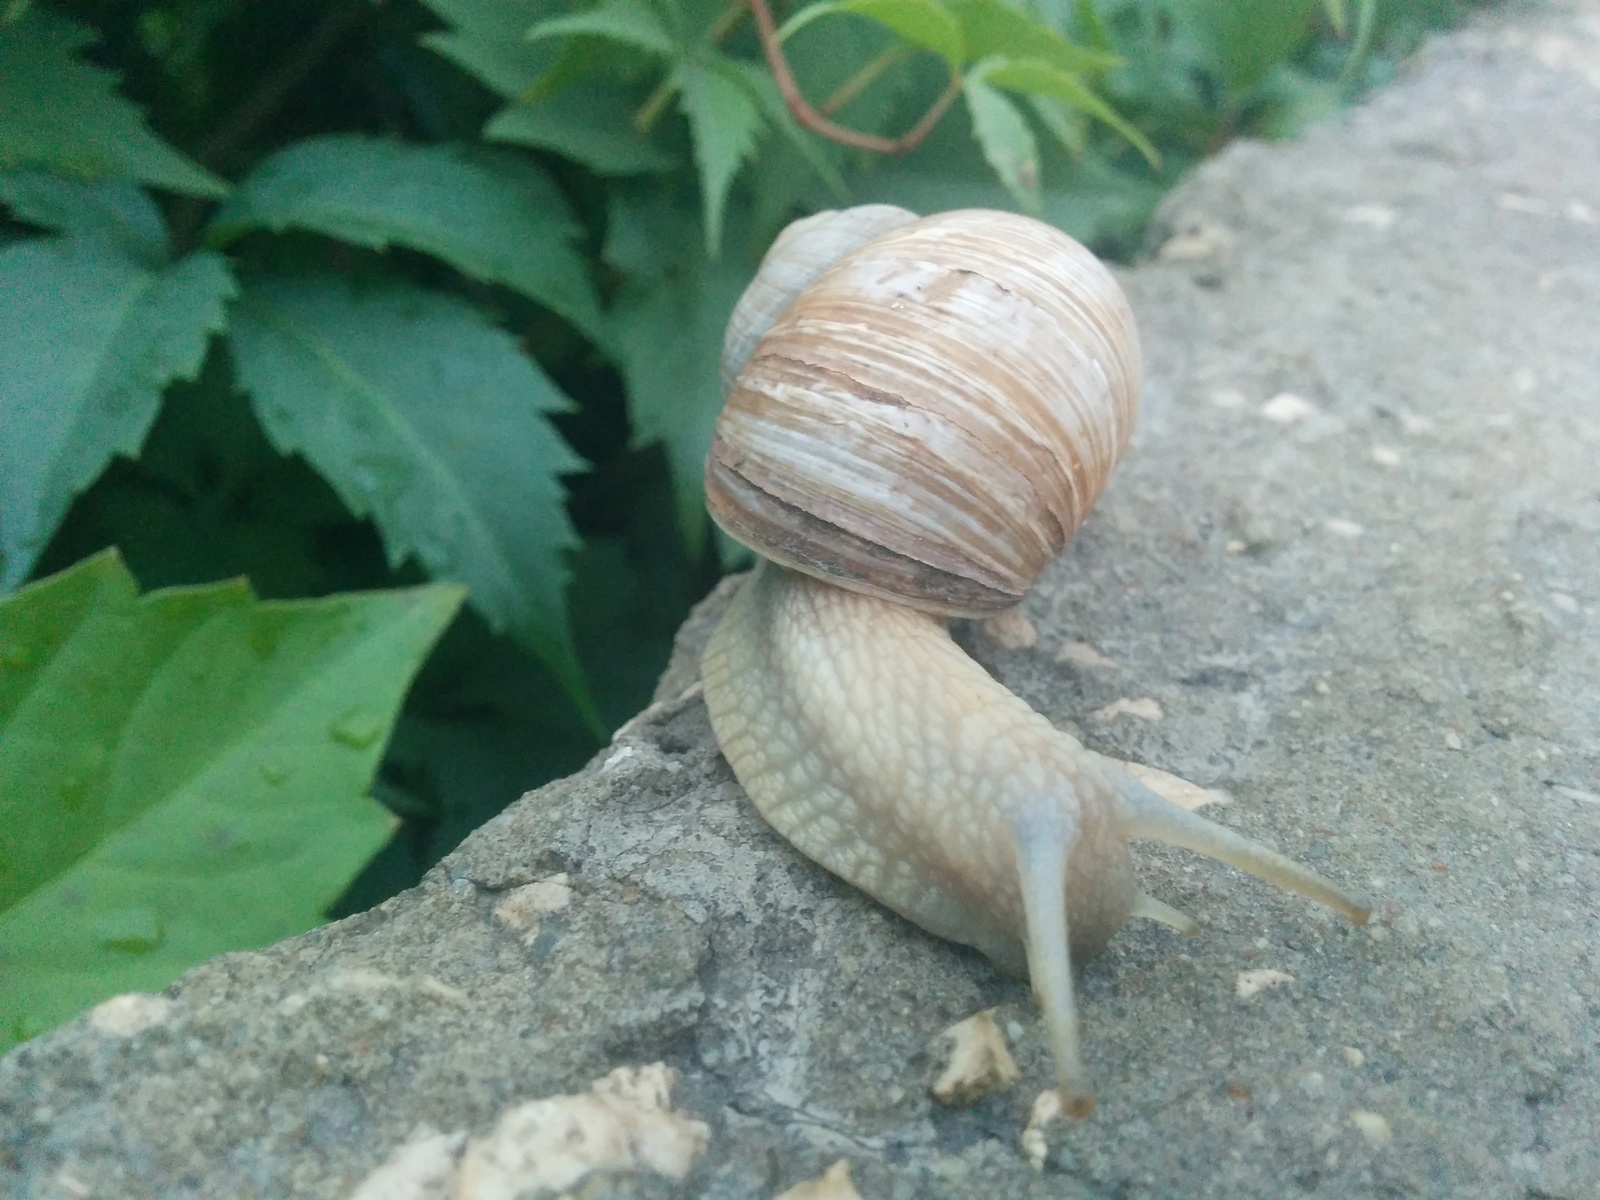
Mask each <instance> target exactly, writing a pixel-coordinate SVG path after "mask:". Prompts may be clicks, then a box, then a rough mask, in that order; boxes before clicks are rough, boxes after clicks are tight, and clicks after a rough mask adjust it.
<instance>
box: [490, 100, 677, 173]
mask: <svg viewBox="0 0 1600 1200" xmlns="http://www.w3.org/2000/svg"><path fill="white" fill-rule="evenodd" d="M483 136H484V137H485V138H487V139H489V140H490V141H494V142H514V143H516V144H518V145H521V146H534V147H536V148H538V149H540V150H549V151H552V152H553V153H556V154H559V155H561V156H562V157H564V158H570V159H571V160H572V161H573V162H578V163H582V164H583V165H584V166H586V167H588V168H589V169H590V170H591V171H593V172H595V173H596V174H597V175H650V174H656V173H658V172H662V171H670V170H672V169H673V168H674V167H676V166H677V165H678V159H677V157H676V156H674V155H672V154H669V153H668V152H667V151H665V150H663V149H662V148H661V147H659V146H657V145H656V144H655V143H654V142H652V141H650V140H649V139H648V138H644V137H640V136H639V135H638V134H637V133H635V132H634V130H633V111H632V106H631V105H630V104H629V102H628V97H627V96H626V94H625V93H623V92H622V91H620V90H619V89H616V88H611V87H607V86H606V85H605V84H602V83H596V82H590V83H582V84H576V85H574V86H572V87H569V88H567V89H566V90H564V91H561V92H557V93H556V94H555V95H553V96H547V97H544V98H543V99H540V100H536V101H532V102H529V103H524V104H512V105H509V106H508V107H506V108H503V109H501V110H500V111H499V112H498V113H496V114H495V115H494V116H493V117H492V118H490V120H489V123H488V124H487V125H485V126H484V129H483Z"/></svg>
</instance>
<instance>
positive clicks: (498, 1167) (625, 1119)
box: [454, 1063, 710, 1200]
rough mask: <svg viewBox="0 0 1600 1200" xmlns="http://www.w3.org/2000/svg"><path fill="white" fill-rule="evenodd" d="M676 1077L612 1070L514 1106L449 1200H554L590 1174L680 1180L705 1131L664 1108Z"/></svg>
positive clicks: (667, 1071)
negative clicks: (585, 1087) (580, 1088)
mask: <svg viewBox="0 0 1600 1200" xmlns="http://www.w3.org/2000/svg"><path fill="white" fill-rule="evenodd" d="M677 1077H678V1073H677V1072H676V1071H674V1070H673V1069H672V1068H671V1067H668V1066H667V1065H666V1064H665V1063H651V1064H650V1065H648V1066H644V1067H618V1068H617V1069H616V1070H615V1071H612V1072H611V1073H610V1074H609V1075H607V1076H605V1077H604V1078H603V1079H598V1080H596V1081H595V1082H594V1084H593V1085H592V1086H591V1088H590V1090H589V1091H587V1092H581V1093H578V1094H577V1095H571V1096H551V1097H549V1098H547V1099H544V1100H532V1101H529V1102H528V1103H526V1104H519V1105H517V1106H516V1107H515V1108H513V1109H510V1110H509V1111H507V1112H505V1113H503V1114H502V1115H501V1117H500V1120H499V1122H498V1123H497V1124H496V1125H495V1127H494V1130H493V1132H491V1133H490V1134H489V1136H488V1137H486V1138H481V1139H479V1138H475V1139H473V1141H472V1143H471V1144H470V1145H469V1146H468V1147H467V1153H466V1157H465V1158H464V1159H463V1160H462V1163H461V1169H460V1172H459V1174H458V1175H457V1178H456V1194H455V1197H454V1200H522V1198H524V1197H529V1196H540V1195H544V1194H545V1193H546V1192H550V1193H556V1194H559V1193H561V1192H565V1191H567V1190H568V1189H570V1188H572V1187H575V1186H576V1185H577V1184H579V1183H581V1182H582V1181H583V1180H584V1179H587V1178H588V1177H589V1176H590V1175H592V1174H594V1173H595V1172H597V1171H610V1172H616V1173H636V1174H637V1173H642V1172H645V1171H649V1172H652V1173H654V1174H656V1175H662V1176H665V1177H666V1178H668V1179H672V1180H682V1179H683V1178H684V1177H685V1176H687V1175H688V1174H689V1171H690V1170H691V1169H692V1168H693V1166H694V1164H695V1161H696V1160H697V1159H698V1158H699V1157H700V1156H701V1155H702V1154H703V1153H704V1152H705V1149H706V1145H707V1143H708V1141H709V1140H710V1130H709V1128H708V1127H707V1126H706V1125H705V1123H704V1122H702V1121H695V1120H691V1119H690V1118H688V1117H684V1116H681V1115H679V1114H678V1113H676V1112H673V1111H672V1110H671V1108H670V1107H669V1102H670V1095H671V1091H672V1085H673V1084H674V1083H675V1082H676V1081H677Z"/></svg>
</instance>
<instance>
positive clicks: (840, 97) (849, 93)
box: [817, 46, 906, 117]
mask: <svg viewBox="0 0 1600 1200" xmlns="http://www.w3.org/2000/svg"><path fill="white" fill-rule="evenodd" d="M905 57H906V51H905V48H904V47H902V46H890V47H889V49H887V50H885V51H884V52H883V53H882V54H880V55H878V57H877V58H874V59H872V60H870V61H869V62H868V63H867V64H866V65H865V66H863V67H862V68H861V69H860V70H859V71H857V72H856V73H855V74H854V75H852V76H851V77H850V78H849V79H846V80H845V81H844V82H843V83H841V84H840V85H839V87H838V89H837V90H836V91H835V92H834V93H833V95H831V96H829V97H828V98H827V99H826V100H824V101H823V102H822V103H821V104H820V105H819V106H818V107H817V111H818V112H819V113H821V114H822V115H823V116H825V117H831V116H833V114H834V113H836V112H838V111H839V110H840V109H841V108H843V107H844V106H845V105H846V104H849V103H850V101H852V100H854V99H855V98H856V97H857V96H859V95H860V94H861V93H862V92H864V91H866V90H867V89H868V88H869V87H871V86H872V85H873V84H874V83H875V82H876V81H877V79H878V77H879V76H880V75H882V74H883V73H884V72H885V71H887V70H888V69H889V68H890V67H892V66H894V65H895V63H897V62H900V61H901V60H902V59H904V58H905Z"/></svg>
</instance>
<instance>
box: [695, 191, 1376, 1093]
mask: <svg viewBox="0 0 1600 1200" xmlns="http://www.w3.org/2000/svg"><path fill="white" fill-rule="evenodd" d="M1139 370H1140V365H1139V348H1138V336H1137V333H1136V331H1135V328H1134V322H1133V315H1132V313H1131V311H1130V310H1129V308H1128V304H1127V301H1126V299H1125V298H1124V296H1123V295H1122V292H1121V289H1120V288H1119V287H1118V286H1117V283H1116V281H1115V279H1113V278H1112V276H1111V273H1110V272H1109V271H1107V270H1106V269H1105V267H1104V266H1102V265H1101V263H1100V262H1099V261H1098V260H1097V259H1096V258H1095V257H1094V256H1093V255H1092V254H1090V253H1089V251H1087V250H1086V249H1084V248H1083V247H1082V246H1080V245H1079V244H1078V243H1077V242H1075V241H1073V240H1072V239H1071V238H1069V237H1068V236H1066V235H1065V234H1063V233H1061V232H1060V231H1058V230H1056V229H1054V228H1052V227H1050V226H1048V225H1045V224H1042V223H1041V222H1038V221H1035V220H1032V219H1030V218H1027V217H1021V216H1016V215H1013V214H1009V213H1003V212H991V211H984V210H966V211H958V212H947V213H942V214H938V215H936V216H931V217H926V218H922V219H918V218H917V217H916V216H915V215H914V214H912V213H909V212H906V211H905V210H903V209H898V208H892V207H889V206H885V205H868V206H863V207H860V208H854V209H848V210H845V211H842V212H826V213H820V214H818V215H816V216H813V217H809V218H806V219H805V220H802V221H797V222H795V223H794V224H793V225H791V226H789V227H788V228H787V229H786V230H784V231H783V233H782V234H780V235H779V237H778V240H777V241H776V242H775V243H774V244H773V247H772V249H771V250H769V251H768V253H767V256H766V258H765V259H764V260H763V262H762V266H761V270H760V272H759V274H758V275H757V276H756V278H755V280H754V281H753V282H752V283H751V284H750V287H749V288H748V289H747V291H746V292H745V294H744V296H743V297H742V298H741V300H740V302H739V305H738V307H737V308H736V309H735V311H734V314H733V318H732V320H731V321H730V324H729V327H728V333H727V338H726V342H725V346H724V359H723V389H724V392H725V395H726V404H725V407H724V408H723V411H722V414H721V416H720V417H719V418H718V421H717V426H716V433H715V437H714V440H713V443H712V448H711V452H710V455H709V456H708V458H707V461H706V493H707V503H708V505H709V507H710V509H711V513H712V515H713V517H715V519H716V521H717V523H718V524H719V525H720V526H721V527H722V528H723V529H724V530H725V531H726V532H727V533H728V534H730V535H731V536H732V537H734V538H736V539H737V540H738V541H740V542H742V543H743V544H745V545H746V546H749V547H750V548H751V549H753V550H754V551H755V552H756V553H757V554H758V555H759V556H760V560H761V561H760V562H759V565H758V566H757V569H756V570H755V572H754V573H753V574H752V575H751V576H750V578H749V580H748V582H747V583H746V584H745V585H744V586H743V587H742V588H741V590H740V592H739V594H738V595H737V597H736V598H735V599H734V601H733V603H732V606H731V607H730V608H729V610H728V612H727V615H726V616H725V617H724V618H723V620H722V623H721V624H720V625H719V627H718V628H717V630H716V632H715V633H714V634H713V636H712V638H711V641H710V643H709V645H708V646H707V649H706V652H705V657H704V660H703V664H702V667H703V678H704V682H705V697H706V703H707V705H708V707H709V709H710V713H711V722H712V727H713V729H714V730H715V732H716V736H717V741H718V743H719V744H720V745H721V747H722V751H723V753H724V755H725V756H726V757H727V760H728V762H729V763H730V764H731V766H732V767H733V771H734V774H735V776H736V777H737V778H738V780H739V782H740V783H741V784H742V785H743V786H744V788H745V790H746V791H747V792H748V793H749V795H750V798H751V799H752V800H753V801H754V802H755V804H756V807H757V808H759V809H760V811H761V813H762V815H763V816H764V817H765V818H766V819H767V821H768V822H770V823H771V824H772V825H773V826H774V827H775V828H776V829H777V830H778V832H779V833H780V834H782V835H783V836H784V837H785V838H787V839H788V840H789V841H790V842H791V843H792V844H793V845H794V846H795V847H796V848H797V849H799V850H800V851H801V852H803V853H804V854H806V855H807V856H808V857H810V858H812V859H814V860H815V861H816V862H818V863H820V864H821V865H822V866H824V867H826V868H827V869H828V870H830V871H833V872H834V873H835V874H837V875H840V876H842V877H843V878H844V879H846V880H848V881H849V882H851V883H853V884H855V885H856V886H857V887H859V888H861V889H862V890H864V891H866V892H867V893H869V894H870V895H872V896H874V897H876V898H877V899H878V900H879V901H881V902H882V903H883V904H885V905H887V906H888V907H889V908H891V909H893V910H895V911H896V912H898V913H900V914H902V915H903V916H905V917H907V918H909V919H910V920H912V921H914V922H916V923H917V924H918V925H920V926H922V927H923V928H924V929H927V930H929V931H930V932H932V933H934V934H937V935H939V936H940V937H944V938H949V939H951V940H952V941H956V942H962V943H965V944H967V945H969V946H974V947H976V948H977V949H978V950H980V951H981V952H982V953H983V954H985V955H987V956H988V957H989V958H990V959H991V960H992V961H993V962H994V963H995V964H996V965H997V966H999V967H1000V968H1001V969H1002V970H1004V971H1007V972H1010V973H1012V974H1014V975H1018V976H1025V977H1029V978H1030V979H1031V981H1032V986H1033V990H1034V993H1035V995H1036V996H1037V997H1038V998H1039V1001H1040V1003H1041V1004H1042V1006H1043V1009H1044V1015H1045V1019H1046V1022H1047V1025H1048V1029H1049V1033H1050V1042H1051V1049H1052V1052H1053V1054H1054V1057H1055V1062H1056V1069H1057V1074H1058V1080H1059V1088H1060V1094H1061V1101H1062V1105H1063V1108H1064V1110H1065V1111H1067V1112H1069V1113H1072V1114H1074V1115H1079V1116H1083V1115H1087V1114H1088V1113H1089V1112H1091V1111H1092V1110H1093V1107H1094V1102H1093V1098H1092V1095H1091V1093H1090V1091H1089V1087H1088V1083H1087V1080H1086V1078H1085V1073H1084V1069H1083V1064H1082V1058H1081V1056H1080V1053H1079V1042H1078V1022H1077V1016H1076V1012H1075V1008H1074V1001H1073V990H1072V973H1071V963H1072V960H1073V959H1074V958H1077V959H1082V958H1084V957H1086V956H1088V955H1091V954H1093V953H1095V952H1096V951H1098V950H1100V949H1101V948H1102V947H1104V946H1105V944H1106V943H1107V942H1108V941H1109V940H1110V938H1111V937H1112V935H1113V934H1115V933H1116V931H1117V930H1118V929H1120V928H1121V927H1122V926H1123V924H1124V923H1126V921H1127V920H1128V918H1129V917H1132V916H1140V917H1148V918H1151V919H1154V920H1157V921H1162V922H1164V923H1166V924H1169V925H1172V926H1175V927H1176V928H1178V929H1181V930H1183V931H1185V932H1193V930H1194V923H1193V922H1192V921H1190V920H1189V919H1188V918H1187V917H1185V916H1184V915H1183V914H1182V913H1179V912H1177V911H1176V910H1175V909H1172V908H1169V907H1168V906H1167V905H1165V904H1163V903H1161V902H1160V901H1159V900H1156V899H1154V898H1153V897H1150V896H1147V895H1145V894H1144V893H1143V892H1142V891H1141V890H1140V887H1139V883H1138V880H1137V879H1136V878H1135V876H1134V872H1133V866H1132V863H1131V861H1130V858H1129V854H1128V839H1129V838H1134V837H1138V838H1154V839H1157V840H1159V841H1162V842H1166V843H1168V844H1170V845H1174V846H1180V847H1183V848H1185V849H1189V850H1194V851H1198V852H1199V853H1201V854H1205V855H1209V856H1210V857H1212V858H1216V859H1219V860H1221V861H1222V862H1225V863H1228V864H1231V865H1233V866H1236V867H1239V868H1242V869H1243V870H1245V871H1249V872H1251V873H1252V874H1255V875H1257V876H1260V877H1261V878H1262V879H1265V880H1268V881H1270V882H1272V883H1274V884H1276V885H1277V886H1279V887H1282V888H1286V889H1289V890H1292V891H1295V892H1299V893H1301V894H1303V895H1305V896H1308V897H1310V898H1311V899H1313V900H1317V901H1320V902H1321V903H1323V904H1326V905H1328V906H1330V907H1331V908H1334V909H1336V910H1337V911H1339V912H1340V913H1342V914H1344V915H1345V916H1346V917H1348V918H1349V919H1350V920H1352V921H1355V922H1357V923H1360V922H1364V921H1365V920H1366V918H1367V915H1368V911H1369V910H1368V908H1367V907H1366V905H1365V904H1363V903H1362V902H1361V901H1360V900H1358V899H1356V898H1354V897H1353V896H1351V895H1350V894H1348V893H1347V892H1345V891H1343V890H1342V889H1341V888H1339V887H1338V886H1336V885H1335V884H1333V883H1330V882H1329V881H1327V880H1325V879H1323V878H1322V877H1321V876H1319V875H1317V874H1315V873H1314V872H1312V871H1310V870H1308V869H1307V868H1305V867H1302V866H1300V865H1299V864H1297V863H1295V862H1292V861H1291V860H1289V859H1287V858H1285V857H1283V856H1282V855H1280V854H1277V853H1275V852H1274V851H1272V850H1269V849H1267V848H1266V847H1264V846H1261V845H1259V844H1258V843H1255V842H1252V841H1250V840H1248V839H1246V838H1244V837H1241V836H1239V835H1238V834H1236V833H1234V832H1232V831H1231V830H1229V829H1226V828H1224V827H1223V826H1220V825H1216V824H1214V823H1212V822H1210V821H1208V820H1206V819H1204V818H1203V817H1200V816H1197V815H1195V814H1194V813H1192V812H1189V811H1187V810H1186V809H1184V808H1180V807H1178V806H1177V805H1174V804H1172V803H1169V802H1168V801H1167V800H1165V799H1163V798H1162V797H1161V796H1160V795H1158V794H1156V793H1155V792H1153V791H1151V790H1150V789H1149V788H1148V787H1146V786H1144V785H1143V784H1141V783H1139V782H1138V781H1136V780H1135V779H1134V778H1133V777H1132V776H1131V775H1129V774H1128V773H1126V772H1125V771H1123V770H1122V769H1121V768H1120V766H1119V765H1118V764H1117V763H1116V762H1115V761H1114V760H1111V759H1107V758H1104V757H1102V756H1100V755H1098V754H1096V753H1094V752H1093V751H1090V750H1088V749H1086V748H1085V747H1084V746H1083V745H1082V744H1081V743H1079V742H1078V741H1077V740H1076V739H1074V738H1073V737H1071V736H1069V735H1068V734H1066V733H1063V732H1061V731H1060V730H1058V729H1056V728H1054V727H1053V726H1052V725H1051V724H1050V723H1049V722H1048V721H1047V720H1046V719H1045V718H1044V717H1042V716H1040V715H1039V714H1038V713H1036V712H1035V711H1034V710H1033V709H1032V708H1030V707H1029V706H1028V705H1027V704H1026V703H1025V702H1023V701H1022V700H1021V699H1019V698H1018V697H1017V696H1015V695H1013V694H1012V693H1011V692H1010V691H1008V690H1007V689H1006V688H1005V687H1003V686H1002V685H1001V684H1000V683H998V682H997V681H996V680H995V679H993V678H992V677H991V676H990V675H989V674H988V673H987V672H986V671H985V670H984V669H983V668H982V667H980V666H979V665H978V664H977V663H976V662H974V661H973V660H972V659H971V658H969V657H968V656H967V655H966V654H965V653H964V652H963V651H962V650H961V649H960V648H959V647H958V646H957V645H956V644H955V643H954V642H953V641H952V640H951V638H950V635H949V633H948V631H947V629H946V619H947V618H949V617H953V616H983V615H988V614H992V613H995V612H998V611H1000V610H1003V609H1006V608H1009V607H1011V606H1013V605H1015V604H1017V603H1018V602H1019V601H1021V600H1022V598H1023V596H1024V595H1025V594H1026V593H1027V591H1028V589H1029V587H1031V586H1032V584H1033V581H1034V579H1035V577H1036V576H1037V575H1038V573H1039V572H1040V571H1041V570H1042V569H1043V567H1044V565H1045V564H1046V563H1047V562H1049V560H1050V559H1051V558H1053V557H1054V556H1055V555H1056V554H1057V553H1059V552H1060V551H1061V549H1062V547H1063V546H1065V545H1066V543H1067V541H1068V540H1069V539H1070V538H1071V536H1072V535H1073V534H1074V533H1075V532H1076V531H1077V528H1078V526H1079V525H1080V524H1081V523H1082V522H1083V519H1084V517H1085V516H1086V515H1087V514H1088V511H1089V509H1090V507H1091V506H1092V505H1093V504H1094V502H1095V500H1096V499H1097V498H1098V497H1099V495H1100V492H1101V490H1102V489H1103V488H1104V486H1105V483H1106V480H1107V478H1108V477H1109V475H1110V473H1111V469H1112V467H1113V466H1114V465H1115V463H1116V461H1117V458H1118V457H1119V456H1120V454H1121V452H1122V450H1123V447H1124V446H1125V445H1126V443H1127V440H1128V436H1129V433H1130V431H1131V429H1132V426H1133V421H1134V416H1135V411H1136V409H1137V405H1138V387H1139Z"/></svg>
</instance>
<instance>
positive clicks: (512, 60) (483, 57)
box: [418, 0, 561, 99]
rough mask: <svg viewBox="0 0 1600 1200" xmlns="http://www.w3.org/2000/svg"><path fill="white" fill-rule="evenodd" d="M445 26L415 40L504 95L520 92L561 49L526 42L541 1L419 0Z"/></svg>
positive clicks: (515, 94)
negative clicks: (446, 26)
mask: <svg viewBox="0 0 1600 1200" xmlns="http://www.w3.org/2000/svg"><path fill="white" fill-rule="evenodd" d="M423 3H425V4H426V5H427V6H428V7H429V8H431V9H432V10H433V11H434V12H435V13H436V14H438V16H439V17H440V18H441V19H443V20H444V21H446V22H448V23H449V25H450V26H451V28H450V29H448V30H444V31H441V32H437V33H425V34H423V35H422V37H421V38H420V39H418V40H419V41H421V43H422V44H423V45H424V46H427V47H428V48H429V49H430V50H433V51H435V52H436V53H438V54H442V55H443V56H444V57H446V58H448V59H449V60H450V61H451V62H453V63H455V64H456V66H458V67H460V68H461V69H462V70H463V71H466V72H467V73H468V74H469V75H473V76H476V77H477V78H478V79H479V80H481V81H482V82H483V83H484V84H485V85H487V86H488V87H489V88H490V89H492V90H493V91H495V92H498V93H499V94H500V95H502V96H505V97H506V98H508V99H513V98H515V97H518V96H521V95H522V94H523V93H525V92H526V91H528V90H529V89H530V88H532V87H533V86H534V85H535V84H537V83H538V82H539V80H540V78H541V77H542V76H543V75H544V74H545V72H546V71H548V70H550V68H551V67H552V66H554V65H555V62H556V59H557V58H558V57H560V53H561V51H560V50H559V49H558V48H556V47H553V46H551V45H548V44H544V43H533V44H530V43H529V42H528V40H527V38H526V37H525V36H524V35H525V34H526V33H527V31H528V26H529V24H530V23H531V22H532V21H533V20H534V19H535V18H536V17H537V16H538V15H539V13H540V12H542V11H544V9H545V8H546V7H548V6H547V5H545V4H543V3H541V2H540V0H423Z"/></svg>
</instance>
